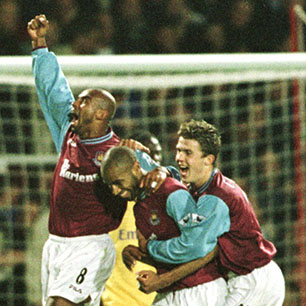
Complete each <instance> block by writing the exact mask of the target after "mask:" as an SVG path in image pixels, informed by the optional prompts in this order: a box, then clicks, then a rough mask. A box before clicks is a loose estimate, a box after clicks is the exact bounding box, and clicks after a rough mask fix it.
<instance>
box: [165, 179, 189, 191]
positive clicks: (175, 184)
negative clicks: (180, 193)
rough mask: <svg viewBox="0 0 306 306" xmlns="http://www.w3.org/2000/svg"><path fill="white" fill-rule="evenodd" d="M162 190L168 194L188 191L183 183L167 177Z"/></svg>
mask: <svg viewBox="0 0 306 306" xmlns="http://www.w3.org/2000/svg"><path fill="white" fill-rule="evenodd" d="M160 188H161V189H162V190H164V191H166V192H173V191H176V190H179V189H183V190H186V191H188V189H187V187H186V186H185V185H184V184H183V183H182V182H180V181H178V180H177V179H175V178H172V177H167V178H166V179H165V181H164V183H163V184H162V185H161V187H160Z"/></svg>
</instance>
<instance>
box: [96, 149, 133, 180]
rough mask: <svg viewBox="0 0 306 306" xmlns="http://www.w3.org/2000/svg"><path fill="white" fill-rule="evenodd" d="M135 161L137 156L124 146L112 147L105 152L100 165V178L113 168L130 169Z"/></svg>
mask: <svg viewBox="0 0 306 306" xmlns="http://www.w3.org/2000/svg"><path fill="white" fill-rule="evenodd" d="M136 160H137V156H136V153H135V151H134V150H132V149H130V148H128V147H125V146H120V147H113V148H111V149H109V150H108V151H107V153H106V154H105V156H104V158H103V161H102V164H101V174H102V177H103V176H105V175H107V173H108V171H111V169H112V168H113V167H115V168H121V169H123V168H126V169H131V168H132V166H133V164H134V163H135V161H136Z"/></svg>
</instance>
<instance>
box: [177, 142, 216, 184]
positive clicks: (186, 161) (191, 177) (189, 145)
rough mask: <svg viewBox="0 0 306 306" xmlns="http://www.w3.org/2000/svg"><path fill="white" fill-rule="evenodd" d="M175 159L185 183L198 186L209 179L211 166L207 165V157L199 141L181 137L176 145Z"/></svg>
mask: <svg viewBox="0 0 306 306" xmlns="http://www.w3.org/2000/svg"><path fill="white" fill-rule="evenodd" d="M175 160H176V162H177V165H178V168H179V170H180V174H181V176H182V181H183V182H184V183H185V184H190V183H191V184H194V185H195V186H196V187H197V188H198V187H200V186H202V185H203V184H204V183H205V182H206V181H207V180H208V178H209V175H210V171H211V167H208V166H207V157H205V156H204V154H203V152H202V150H201V147H200V144H199V143H198V141H196V140H194V139H185V138H183V137H180V138H179V139H178V142H177V145H176V156H175Z"/></svg>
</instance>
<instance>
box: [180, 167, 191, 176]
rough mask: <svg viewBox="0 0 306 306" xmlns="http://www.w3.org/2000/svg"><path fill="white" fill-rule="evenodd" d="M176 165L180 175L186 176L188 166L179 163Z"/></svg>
mask: <svg viewBox="0 0 306 306" xmlns="http://www.w3.org/2000/svg"><path fill="white" fill-rule="evenodd" d="M178 167H179V170H180V174H181V176H182V177H183V176H186V175H187V173H188V170H189V168H188V167H187V166H181V165H179V166H178Z"/></svg>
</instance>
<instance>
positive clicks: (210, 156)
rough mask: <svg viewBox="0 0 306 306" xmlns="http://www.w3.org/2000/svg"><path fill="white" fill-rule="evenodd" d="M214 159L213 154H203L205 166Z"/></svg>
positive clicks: (209, 164)
mask: <svg viewBox="0 0 306 306" xmlns="http://www.w3.org/2000/svg"><path fill="white" fill-rule="evenodd" d="M215 159H216V157H215V155H213V154H208V155H207V156H205V158H204V164H205V166H211V165H212V164H213V163H214V161H215Z"/></svg>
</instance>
